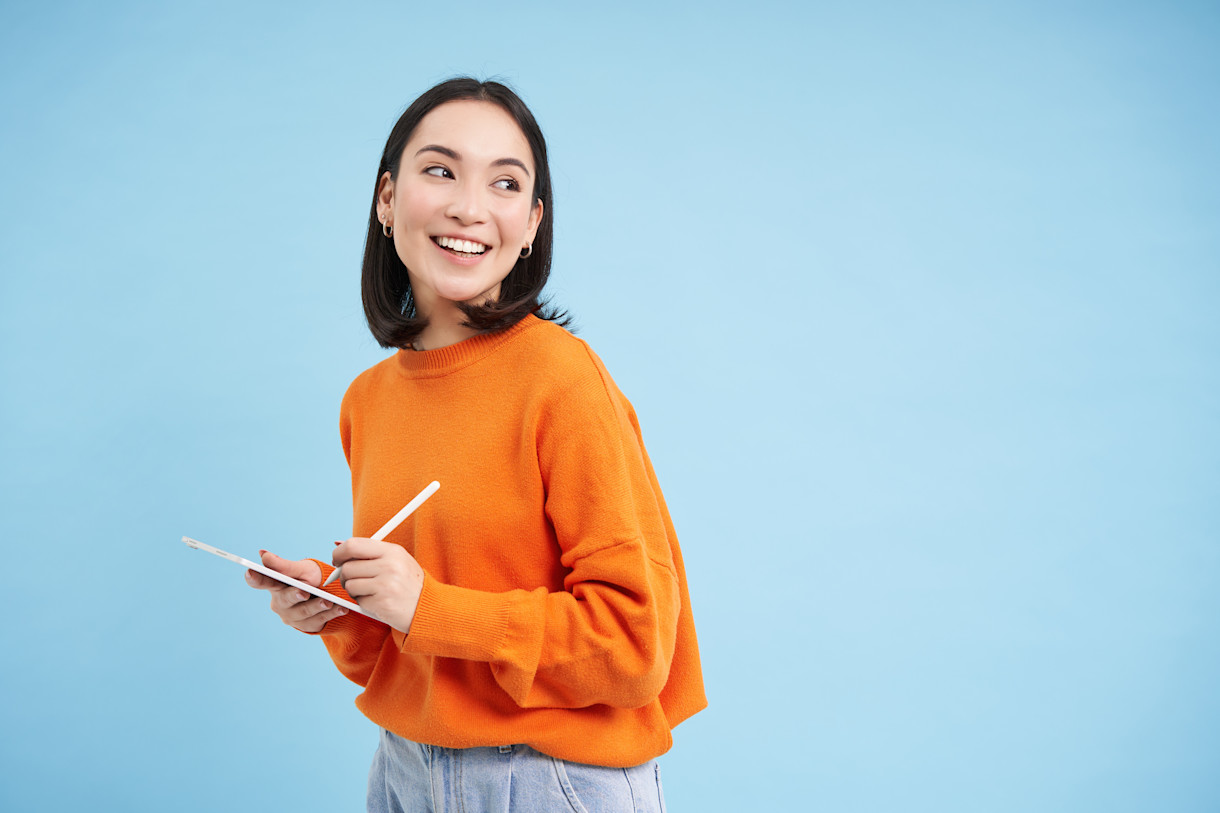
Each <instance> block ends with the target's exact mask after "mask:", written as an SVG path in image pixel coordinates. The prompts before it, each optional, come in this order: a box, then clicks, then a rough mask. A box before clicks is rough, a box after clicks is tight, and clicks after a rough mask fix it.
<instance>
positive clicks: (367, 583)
mask: <svg viewBox="0 0 1220 813" xmlns="http://www.w3.org/2000/svg"><path fill="white" fill-rule="evenodd" d="M343 589H344V590H346V591H347V594H348V595H349V596H351V597H352V598H353V599H356V600H357V601H359V600H360V599H362V598H364V597H365V596H371V595H373V594H374V593H376V592H377V580H376V579H373V578H364V579H349V578H347V577H346V576H344V577H343Z"/></svg>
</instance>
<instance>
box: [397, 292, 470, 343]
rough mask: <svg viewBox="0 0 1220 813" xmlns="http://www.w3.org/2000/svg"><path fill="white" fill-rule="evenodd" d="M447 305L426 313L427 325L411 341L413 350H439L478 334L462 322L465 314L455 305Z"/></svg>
mask: <svg viewBox="0 0 1220 813" xmlns="http://www.w3.org/2000/svg"><path fill="white" fill-rule="evenodd" d="M447 304H448V305H449V307H441V308H434V309H433V310H432V312H431V313H429V314H427V315H426V316H427V319H428V326H427V327H426V328H424V329H423V332H422V333H420V334H419V336H418V337H416V339H415V341H414V342H412V343H411V347H412V348H414V349H415V350H439V349H441V348H442V347H448V346H449V345H451V344H457V343H458V342H463V341H465V340H467V339H469V338H470V337H471V336H475V335H478V331H477V330H474V329H473V328H469V327H466V326H465V325H463V324H462V322H463V321H465V319H466V314H464V313H462V312H461V311H460V310H459V309H458V307H457V305H455V304H453V303H447Z"/></svg>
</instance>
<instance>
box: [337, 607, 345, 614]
mask: <svg viewBox="0 0 1220 813" xmlns="http://www.w3.org/2000/svg"><path fill="white" fill-rule="evenodd" d="M339 615H347V608H346V607H340V608H339Z"/></svg>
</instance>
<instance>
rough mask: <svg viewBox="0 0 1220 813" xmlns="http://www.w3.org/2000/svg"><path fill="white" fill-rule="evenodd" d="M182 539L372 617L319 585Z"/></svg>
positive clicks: (201, 543)
mask: <svg viewBox="0 0 1220 813" xmlns="http://www.w3.org/2000/svg"><path fill="white" fill-rule="evenodd" d="M182 541H183V542H185V543H186V544H187V545H190V546H191V547H192V548H195V549H196V550H203V551H207V552H208V553H212V554H215V555H217V556H219V557H220V558H221V559H228V560H229V561H230V562H233V563H235V564H239V565H241V566H242V567H244V568H247V569H249V570H253V571H256V572H258V573H262V574H263V575H264V576H270V577H271V578H273V579H275V580H276V581H280V582H283V583H284V584H290V585H292V586H293V587H299V588H301V589H302V590H304V591H305V592H306V593H313V594H314V595H315V596H320V597H321V598H324V599H326V600H327V601H331V602H334V603H335V604H338V605H339V606H340V607H346V608H347V609H349V610H352V611H353V612H357V613H360V614H361V615H366V616H368V617H369V618H372V617H373V616H371V615H369V614H368V613H366V612H365V611H364V610H362V609H360V605H359V604H356V603H355V602H351V601H348V600H347V599H342V598H339V597H338V596H335V595H331V594H330V593H328V592H326V591H325V590H323V589H322V588H321V587H314V586H313V585H312V584H306V583H305V582H303V581H298V580H296V579H294V578H292V577H291V576H285V575H284V574H283V573H280V572H279V571H277V570H272V569H271V568H269V567H266V566H264V565H263V564H261V563H259V562H251V561H250V560H249V559H243V558H241V557H240V556H237V555H236V554H233V553H229V552H228V551H223V550H221V549H220V548H214V547H212V546H211V545H207V544H204V543H203V542H200V541H199V540H198V539H191V538H190V537H189V536H184V537H182Z"/></svg>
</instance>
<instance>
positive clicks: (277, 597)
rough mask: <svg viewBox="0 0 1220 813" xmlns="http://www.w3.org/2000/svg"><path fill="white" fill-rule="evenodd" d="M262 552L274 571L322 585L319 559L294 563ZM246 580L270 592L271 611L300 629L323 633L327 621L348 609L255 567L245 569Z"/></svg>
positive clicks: (251, 584)
mask: <svg viewBox="0 0 1220 813" xmlns="http://www.w3.org/2000/svg"><path fill="white" fill-rule="evenodd" d="M259 553H260V554H261V555H262V558H263V565H265V566H266V567H269V568H271V569H272V570H275V571H278V572H280V573H283V574H284V575H285V576H291V577H292V578H294V579H296V580H297V581H302V582H305V583H306V584H311V585H313V586H315V587H317V586H318V585H320V584H322V569H321V568H319V567H318V563H317V562H314V561H311V560H309V559H301V560H299V561H295V562H294V561H290V560H288V559H282V558H280V557H279V556H276V555H275V554H274V553H268V552H267V551H265V550H263V551H259ZM246 583H247V584H249V585H250V586H251V587H253V588H255V589H257V590H267V591H270V593H271V609H272V611H273V612H274V613H275V614H276V615H278V616H279V617H280V620H281V621H283V622H284V623H285V624H287V625H288V626H290V627H295V628H297V629H299V630H300V631H301V632H321V631H322V628H323V627H325V626H326V622H328V621H330V620H331V619H332V618H335V617H337V616H340V615H343V614H344V613H346V612H347V609H346V608H344V607H338V606H336V605H335V604H334V602H330V601H327V600H326V599H324V598H319V597H318V596H314V595H311V594H309V593H306V592H305V591H304V590H302V589H300V588H299V587H293V586H292V585H288V584H284V583H283V582H277V581H276V580H275V579H273V578H271V577H270V576H264V575H263V574H262V573H257V572H255V571H253V570H247V571H246Z"/></svg>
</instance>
